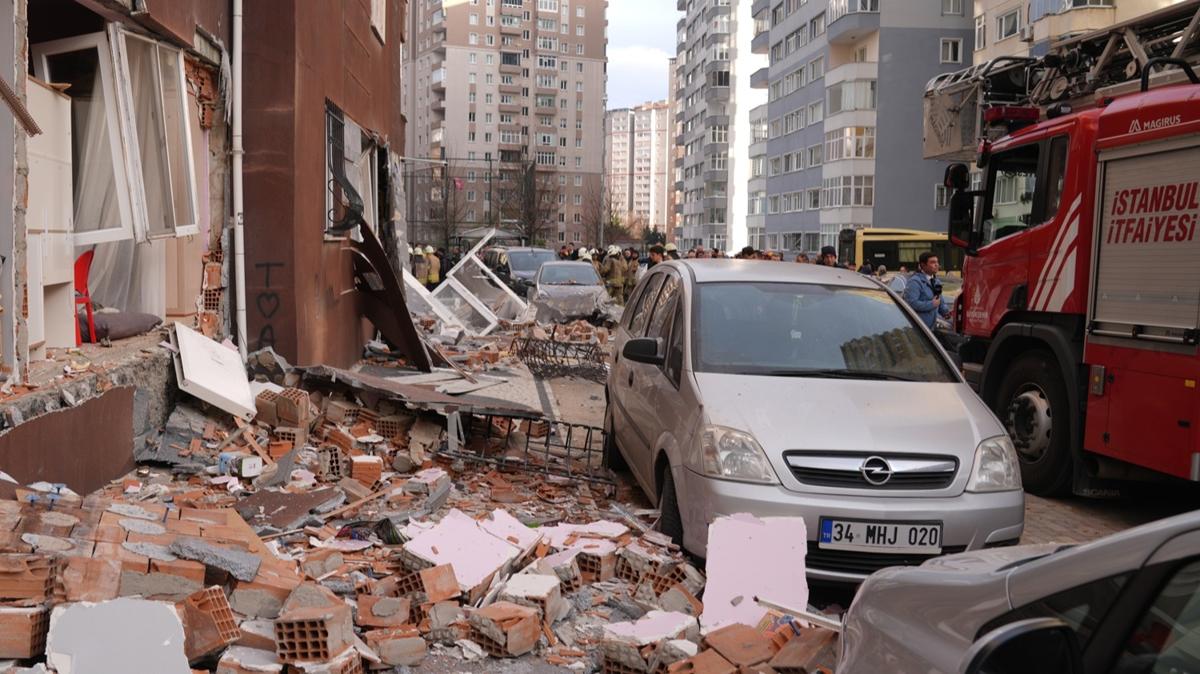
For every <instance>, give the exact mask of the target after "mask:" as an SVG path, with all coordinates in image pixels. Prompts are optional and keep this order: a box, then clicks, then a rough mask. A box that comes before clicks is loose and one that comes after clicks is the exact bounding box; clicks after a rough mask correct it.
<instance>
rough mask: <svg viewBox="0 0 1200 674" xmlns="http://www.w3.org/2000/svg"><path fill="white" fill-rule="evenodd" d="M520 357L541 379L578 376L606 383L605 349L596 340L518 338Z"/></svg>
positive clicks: (516, 343)
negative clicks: (572, 340)
mask: <svg viewBox="0 0 1200 674" xmlns="http://www.w3.org/2000/svg"><path fill="white" fill-rule="evenodd" d="M514 347H515V348H514V352H515V353H516V355H517V358H520V359H521V362H522V363H525V366H526V367H528V368H529V371H530V372H532V373H533V376H535V377H537V378H539V379H551V378H553V377H579V378H581V379H590V380H592V381H595V382H598V383H601V384H603V383H604V382H605V380H607V379H608V364H607V362H606V359H605V353H604V349H603V348H601V346H600V344H598V343H596V342H560V341H556V340H554V339H538V338H535V337H518V338H517V339H516V340H515V343H514Z"/></svg>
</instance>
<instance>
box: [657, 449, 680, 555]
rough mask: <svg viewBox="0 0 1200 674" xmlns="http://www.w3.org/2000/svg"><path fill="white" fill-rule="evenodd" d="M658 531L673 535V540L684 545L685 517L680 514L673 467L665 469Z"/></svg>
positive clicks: (659, 504) (659, 499)
mask: <svg viewBox="0 0 1200 674" xmlns="http://www.w3.org/2000/svg"><path fill="white" fill-rule="evenodd" d="M658 531H659V532H660V533H662V534H664V535H666V536H670V537H671V541H672V542H674V543H675V545H678V546H680V547H683V518H682V517H681V516H680V515H679V501H678V500H677V497H676V496H675V478H674V477H673V476H672V475H671V467H670V466H667V468H666V470H665V471H663V484H662V492H661V493H660V494H659V496H658Z"/></svg>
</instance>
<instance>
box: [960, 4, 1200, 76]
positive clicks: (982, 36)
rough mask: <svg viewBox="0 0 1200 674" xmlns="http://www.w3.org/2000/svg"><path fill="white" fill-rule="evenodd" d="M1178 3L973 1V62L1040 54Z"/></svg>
mask: <svg viewBox="0 0 1200 674" xmlns="http://www.w3.org/2000/svg"><path fill="white" fill-rule="evenodd" d="M959 1H960V2H966V1H968V0H959ZM1178 1H1179V0H975V11H974V17H975V24H974V27H975V33H974V34H975V63H986V62H988V61H990V60H992V59H994V58H996V57H998V56H1041V55H1042V54H1045V53H1046V52H1047V51H1048V50H1049V47H1050V43H1051V42H1053V41H1054V40H1057V39H1059V38H1062V37H1067V36H1070V35H1078V34H1080V33H1087V32H1090V31H1093V30H1098V29H1100V28H1104V27H1106V26H1111V25H1113V24H1114V23H1120V22H1122V21H1127V20H1129V19H1132V18H1134V17H1136V16H1139V15H1141V14H1145V13H1147V12H1153V11H1154V10H1157V9H1162V8H1163V7H1166V6H1168V5H1172V4H1175V3H1176V2H1178Z"/></svg>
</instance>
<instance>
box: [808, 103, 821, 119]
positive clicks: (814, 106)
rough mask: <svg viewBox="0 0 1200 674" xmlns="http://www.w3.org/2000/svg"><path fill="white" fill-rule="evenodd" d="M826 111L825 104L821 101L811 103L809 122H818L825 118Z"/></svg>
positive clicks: (809, 106)
mask: <svg viewBox="0 0 1200 674" xmlns="http://www.w3.org/2000/svg"><path fill="white" fill-rule="evenodd" d="M824 111H825V106H824V104H822V102H821V101H817V102H815V103H809V105H808V123H809V124H816V123H818V122H820V121H821V120H822V119H823V116H822V113H823V112H824Z"/></svg>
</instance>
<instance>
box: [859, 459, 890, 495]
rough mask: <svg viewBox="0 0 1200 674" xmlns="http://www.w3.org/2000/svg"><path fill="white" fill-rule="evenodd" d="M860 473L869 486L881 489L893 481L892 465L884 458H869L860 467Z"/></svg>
mask: <svg viewBox="0 0 1200 674" xmlns="http://www.w3.org/2000/svg"><path fill="white" fill-rule="evenodd" d="M858 472H860V473H862V476H863V479H864V480H866V481H867V482H868V483H869V484H872V485H875V486H876V487H880V486H883V485H885V484H887V481H888V480H890V479H892V464H890V463H888V462H887V459H885V458H883V457H882V456H869V457H867V459H866V460H865V461H863V462H862V465H861V466H859V467H858Z"/></svg>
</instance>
